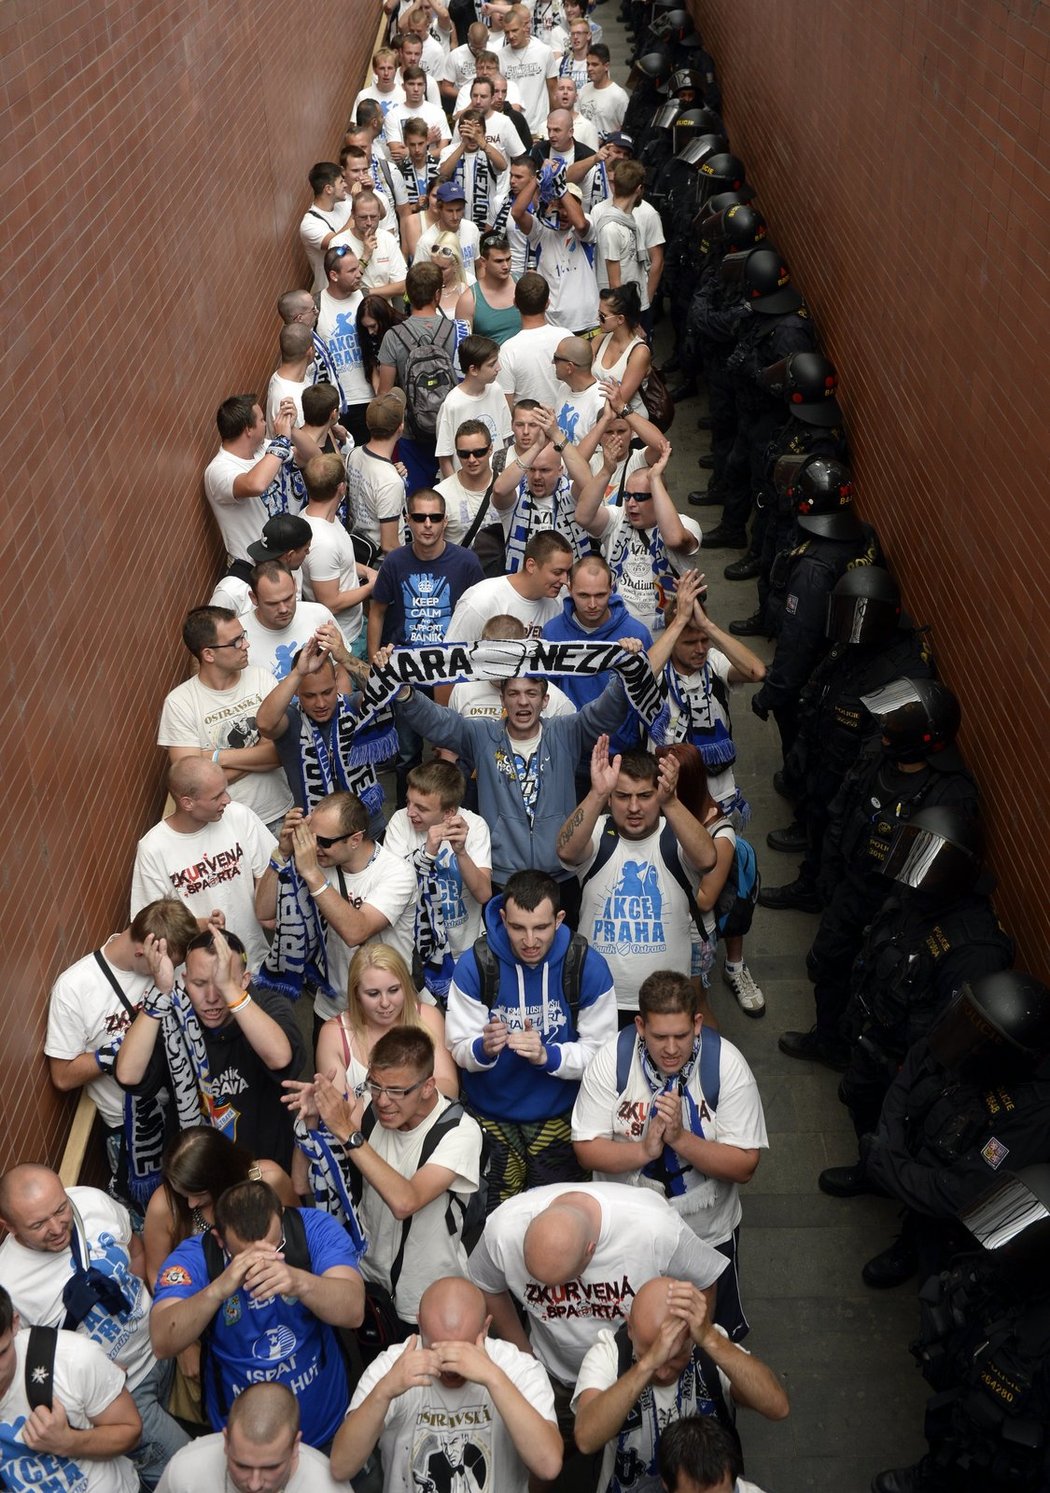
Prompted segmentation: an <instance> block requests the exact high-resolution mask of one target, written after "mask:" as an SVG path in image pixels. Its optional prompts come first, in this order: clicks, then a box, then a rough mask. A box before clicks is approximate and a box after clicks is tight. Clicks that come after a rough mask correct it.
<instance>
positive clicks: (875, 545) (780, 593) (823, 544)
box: [766, 524, 882, 667]
mask: <svg viewBox="0 0 1050 1493" xmlns="http://www.w3.org/2000/svg"><path fill="white" fill-rule="evenodd" d="M861 528H862V529H863V534H862V536H861V538H860V539H859V540H839V539H819V538H817V537H816V536H815V535H806V536H804V537H802V542H801V543H800V544H796V546H795V547H794V549H791V550H787V551H782V552H781V553H780V554H778V555H777V557H776V559H775V560H774V562H773V567H772V569H771V571H770V573H769V597H768V601H767V603H766V621H767V622H768V623H769V627H770V631H771V632H773V633H774V634H777V633H779V632H780V628H781V623H782V621H783V618H784V610H785V607H790V599H791V598H794V599H795V606H796V608H797V607H799V606H801V605H803V599H802V593H803V592H805V595H806V598H807V599H808V598H809V596H810V593H819V595H821V596H824V597H826V596H828V595H829V594H830V592H831V588H832V587H833V586H834V584H835V582H836V581H837V580H838V579H839V577H840V576H842V575H845V573H846V571H847V570H849V569H850V568H852V566H854V565H879V564H881V560H882V551H881V549H880V547H879V540H878V535H877V534H876V533H875V530H874V529H873V528H872V527H871V525H870V524H862V525H861ZM825 646H826V645H825ZM820 652H821V653H823V652H824V648H823V647H821V649H820ZM816 662H817V660H816V659H814V660H813V665H812V666H811V667H815V665H816Z"/></svg>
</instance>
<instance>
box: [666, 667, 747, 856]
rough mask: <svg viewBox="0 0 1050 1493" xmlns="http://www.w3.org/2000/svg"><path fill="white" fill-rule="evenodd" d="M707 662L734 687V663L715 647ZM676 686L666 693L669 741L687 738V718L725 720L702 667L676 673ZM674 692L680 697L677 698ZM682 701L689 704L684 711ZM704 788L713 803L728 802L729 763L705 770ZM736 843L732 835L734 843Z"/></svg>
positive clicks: (732, 781)
mask: <svg viewBox="0 0 1050 1493" xmlns="http://www.w3.org/2000/svg"><path fill="white" fill-rule="evenodd" d="M707 666H708V668H709V669H710V670H711V673H712V674H716V675H717V676H718V678H719V679H721V680H722V682H723V683H724V684H725V686H726V688H727V689H733V688H735V686H734V685H731V684H730V683H729V671H730V669H731V668H732V667H733V665H732V664H731V663H730V662H729V659H728V658H726V656H725V654H724V653H722V652H721V651H720V650H719V649H718V648H709V649H708V650H707ZM675 685H676V689H675V690H674V691H672V692H670V693H669V694H668V697H667V704H668V706H669V707H670V711H671V718H670V721H669V722H668V729H667V740H668V741H688V740H689V724H690V721H691V722H692V724H693V725H694V726H697V727H699V728H701V729H706V728H707V727H708V726H710V725H712V724H714V722H715V721H722V722H723V724H725V723H726V714H725V711H724V710H723V709H722V706H721V704H720V702H719V701H718V700H717V699H716V698H715V695H714V693H713V692H712V691H711V690H710V689H709V688H708V681H707V680H705V678H704V674H703V670H697V672H696V673H695V674H678V673H677V672H676V674H675ZM676 695H677V696H678V697H679V698H676ZM683 703H684V704H685V705H686V706H687V707H688V710H687V711H686V712H683V709H682V705H683ZM707 789H708V792H709V793H710V795H711V797H712V798H713V799H714V801H715V803H717V804H723V805H728V804H729V803H730V802H731V800H732V799H733V798H734V797H735V795H736V777H735V775H734V773H733V768H732V766H731V765H730V766H729V767H725V768H723V769H722V771H721V772H719V771H718V770H717V769H716V768H711V769H709V771H708V774H707ZM735 843H736V841H735V839H734V844H735Z"/></svg>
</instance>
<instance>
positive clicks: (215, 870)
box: [131, 803, 277, 972]
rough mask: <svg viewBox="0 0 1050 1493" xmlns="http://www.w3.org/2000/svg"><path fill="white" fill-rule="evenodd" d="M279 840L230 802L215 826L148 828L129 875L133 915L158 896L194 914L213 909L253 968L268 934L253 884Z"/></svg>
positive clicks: (202, 915)
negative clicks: (258, 912)
mask: <svg viewBox="0 0 1050 1493" xmlns="http://www.w3.org/2000/svg"><path fill="white" fill-rule="evenodd" d="M276 847H277V841H276V840H275V839H274V837H273V835H271V833H270V831H269V830H268V829H267V828H266V825H265V824H263V822H262V820H261V819H260V818H259V816H258V814H253V813H252V811H251V809H248V808H245V806H244V804H238V803H232V804H227V805H226V808H225V809H224V810H223V815H222V818H221V819H220V820H219V821H218V822H217V823H216V824H203V825H201V827H200V829H198V830H196V831H195V833H193V834H191V835H184V834H180V833H179V831H178V830H174V829H172V828H171V826H170V825H169V824H168V822H167V821H166V820H164V819H162V820H161V821H160V823H159V824H155V825H154V826H153V828H152V829H151V830H149V831H147V833H146V834H144V835H143V837H142V839H141V840H140V841H139V844H138V849H137V851H136V852H135V866H134V870H133V871H132V873H131V916H132V917H134V916H135V914H136V913H137V912H138V911H139V910H140V909H141V908H143V907H145V906H146V904H147V902H153V901H155V900H156V898H158V897H177V898H178V899H179V901H180V902H184V903H185V904H186V906H187V907H188V908H189V909H190V911H191V912H192V913H193V915H194V917H196V918H206V917H207V916H208V915H209V913H211V911H212V909H213V908H218V909H219V911H220V912H224V913H225V914H226V926H227V928H229V930H230V931H231V933H236V935H237V937H238V938H239V939H241V940H242V942H243V944H244V946H245V948H246V949H247V951H248V967H249V969H251V970H252V971H253V972H254V971H255V970H257V969H258V968H259V967H260V965H261V964H262V963H263V961H264V959H265V958H266V954H267V943H266V936H265V934H264V933H263V931H262V929H261V928H260V926H259V921H258V919H257V918H256V916H255V883H256V882H257V881H258V880H259V879H260V877H261V876H263V874H264V873H265V871H266V865H267V862H268V861H269V859H270V856H271V855H273V852H274V850H275V849H276Z"/></svg>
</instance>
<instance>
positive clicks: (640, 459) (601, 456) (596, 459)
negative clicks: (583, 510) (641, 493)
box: [590, 446, 649, 503]
mask: <svg viewBox="0 0 1050 1493" xmlns="http://www.w3.org/2000/svg"><path fill="white" fill-rule="evenodd" d="M604 461H605V453H604V452H603V451H602V448H601V446H599V447H598V449H597V451H596V452H595V453H594V455H593V456H592V457H591V462H590V466H591V471H592V472H593V473H594V475H595V476H597V475H598V473H599V472H600V471H601V468H602V465H603V463H604ZM648 465H649V463H648V462H647V461H646V459H645V451H644V449H643V450H641V451H632V452H631V454H630V455H629V456H628V458H627V474H626V476H624V471H623V468H624V464H623V462H622V461H621V462H620V463H619V464H618V465H617V466H616V468H615V470H614V471H613V473H612V475H611V476H610V478H609V480H608V481H607V482H606V484H605V500H604V501H605V502H606V503H609V502H612V500H613V499H614V498H615V497H616V495H617V493H618V492H619V491H620V478H621V477H623V478H624V484H625V486H626V482H627V477H629V476H630V475H631V473H632V472H639V471H641V469H642V467H645V466H648Z"/></svg>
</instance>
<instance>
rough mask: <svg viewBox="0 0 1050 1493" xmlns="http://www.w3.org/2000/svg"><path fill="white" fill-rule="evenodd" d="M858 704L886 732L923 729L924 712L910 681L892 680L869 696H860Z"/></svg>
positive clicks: (924, 721)
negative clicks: (870, 714) (880, 724)
mask: <svg viewBox="0 0 1050 1493" xmlns="http://www.w3.org/2000/svg"><path fill="white" fill-rule="evenodd" d="M860 703H861V704H862V705H863V706H865V707H866V708H867V709H868V710H870V711H871V713H872V715H873V716H874V717H875V719H876V720H878V721H881V723H882V725H883V726H884V727H885V728H886V730H887V731H888V732H889V731H900V730H914V729H920V730H921V729H925V726H926V712H925V710H924V709H923V708H922V702H921V701H920V699H919V695H918V691H917V690H916V688H915V686H914V684H913V683H912V682H911V680H910V679H894V680H893V681H892V682H891V683H890V684H887V685H884V686H883V688H882V689H877V690H874V691H873V692H872V693H871V694H870V695H861V697H860Z"/></svg>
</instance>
